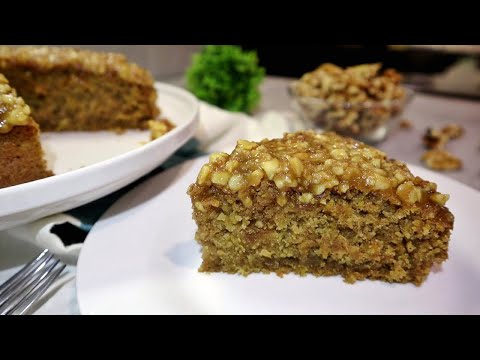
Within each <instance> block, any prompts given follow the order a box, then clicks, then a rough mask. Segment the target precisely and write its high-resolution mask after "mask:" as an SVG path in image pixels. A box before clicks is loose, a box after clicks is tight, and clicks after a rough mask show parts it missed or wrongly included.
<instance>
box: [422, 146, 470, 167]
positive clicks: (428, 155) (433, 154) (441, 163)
mask: <svg viewBox="0 0 480 360" xmlns="http://www.w3.org/2000/svg"><path fill="white" fill-rule="evenodd" d="M422 161H423V162H424V163H425V164H426V165H427V166H428V167H429V168H430V169H433V170H458V169H461V168H462V166H463V163H462V160H461V159H459V158H457V157H456V156H455V155H453V154H451V153H449V152H448V151H446V150H443V149H433V150H428V151H426V152H425V153H424V154H423V155H422Z"/></svg>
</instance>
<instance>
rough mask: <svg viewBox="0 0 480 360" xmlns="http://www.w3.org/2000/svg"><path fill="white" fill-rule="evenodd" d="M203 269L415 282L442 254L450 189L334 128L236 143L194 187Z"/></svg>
mask: <svg viewBox="0 0 480 360" xmlns="http://www.w3.org/2000/svg"><path fill="white" fill-rule="evenodd" d="M188 194H189V195H190V197H191V201H192V208H193V219H194V220H195V222H196V224H197V226H198V229H197V232H196V236H195V238H196V240H197V241H198V242H199V244H200V245H201V246H202V258H203V262H202V265H201V267H200V269H199V270H200V271H205V272H226V273H239V274H243V275H248V274H250V273H257V272H263V273H269V272H275V273H277V274H278V275H280V276H281V275H283V274H287V273H296V274H300V275H306V274H313V275H317V276H321V275H326V276H328V275H342V276H343V277H344V279H345V280H346V281H347V282H355V281H356V280H362V279H366V278H368V279H378V280H383V281H387V282H400V283H406V282H413V283H414V284H416V285H420V284H421V283H422V282H423V281H424V280H425V279H426V278H427V276H428V274H429V273H430V271H431V269H432V267H433V266H434V265H436V264H437V265H438V264H441V263H442V262H443V261H445V260H446V259H447V258H448V242H449V238H450V233H451V231H452V229H453V221H454V216H453V215H452V214H451V212H450V211H449V210H448V208H446V207H445V203H446V201H447V200H448V195H445V194H441V193H439V192H438V191H437V186H436V184H434V183H432V182H429V181H425V180H423V179H421V178H419V177H416V176H414V175H413V174H412V173H411V172H410V171H409V169H408V168H407V166H406V165H405V164H403V163H401V162H399V161H396V160H391V159H388V158H387V156H386V154H384V153H383V152H381V151H379V150H377V149H375V148H373V147H370V146H367V145H365V144H363V143H361V142H358V141H355V140H353V139H349V138H344V137H341V136H339V135H336V134H335V133H323V134H318V133H315V132H313V131H302V132H297V133H292V134H285V136H284V137H283V138H281V139H273V140H263V141H261V142H259V143H255V142H250V141H245V140H239V141H238V143H237V146H236V148H235V150H234V151H233V152H232V153H231V154H226V153H216V154H212V155H211V156H210V160H209V162H208V163H207V164H205V165H204V166H203V167H202V169H201V170H200V172H199V174H198V178H197V180H196V182H195V183H194V184H192V185H190V187H189V189H188Z"/></svg>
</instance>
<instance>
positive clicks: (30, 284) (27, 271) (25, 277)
mask: <svg viewBox="0 0 480 360" xmlns="http://www.w3.org/2000/svg"><path fill="white" fill-rule="evenodd" d="M65 266H66V265H65V264H62V263H61V262H60V260H57V259H55V258H54V256H53V254H51V253H50V252H49V251H48V250H44V251H42V253H41V254H40V255H38V256H37V257H36V258H34V259H33V260H32V261H30V262H29V263H28V264H27V265H25V266H24V267H23V268H22V269H21V270H19V271H18V272H17V273H16V274H15V275H13V276H12V277H11V278H10V279H8V280H7V281H6V282H5V283H3V284H2V285H1V286H0V315H22V314H24V313H25V312H26V311H27V310H28V309H29V308H30V307H31V306H32V305H33V304H34V303H35V302H36V301H37V300H38V299H39V298H40V296H42V295H43V293H45V291H47V289H48V288H49V287H50V286H51V285H52V284H53V282H54V281H55V279H57V277H58V276H59V275H60V274H61V273H62V271H63V269H65Z"/></svg>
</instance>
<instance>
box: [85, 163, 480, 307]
mask: <svg viewBox="0 0 480 360" xmlns="http://www.w3.org/2000/svg"><path fill="white" fill-rule="evenodd" d="M205 161H206V159H205V158H201V159H197V160H195V161H192V162H189V163H186V164H184V165H181V166H179V167H176V168H173V169H170V170H169V171H168V172H166V173H163V174H159V175H157V176H155V177H153V178H152V179H149V180H148V181H147V182H146V183H144V184H142V185H141V186H139V187H138V188H136V189H134V190H133V191H132V192H130V193H129V194H127V195H126V196H125V197H123V198H122V199H120V200H119V201H118V202H117V203H116V204H115V205H114V206H113V207H112V208H111V209H109V211H107V213H106V214H105V215H104V216H103V218H102V219H101V220H100V221H99V222H98V223H97V224H96V225H95V226H94V227H93V229H92V231H91V232H90V234H89V235H88V237H87V240H86V242H85V244H84V245H83V249H82V252H81V254H80V259H79V262H78V269H77V296H78V302H79V305H80V310H81V312H82V314H470V313H480V286H479V284H480V241H478V235H477V234H478V228H477V227H478V214H479V213H480V193H479V192H477V191H475V190H473V189H471V188H469V187H467V186H465V185H462V184H461V183H458V182H456V181H454V180H450V179H448V178H446V177H444V176H441V175H438V174H435V173H432V172H430V171H427V170H424V169H421V168H418V167H415V166H410V169H411V170H412V172H413V173H414V174H416V175H418V176H421V177H424V178H425V179H429V180H431V181H434V182H436V183H437V184H438V188H439V190H440V191H441V192H444V193H448V194H450V195H451V198H450V201H449V202H448V205H449V208H450V209H451V211H452V212H453V214H454V215H455V230H454V232H453V235H452V238H451V242H450V251H449V256H450V258H449V260H448V261H446V262H445V263H444V265H443V267H442V270H441V271H440V272H435V273H431V274H430V276H429V277H428V279H427V281H426V282H425V283H424V284H423V285H422V286H421V287H415V286H414V285H411V284H394V285H392V284H387V283H383V282H380V281H360V282H357V283H355V284H354V285H349V284H346V283H344V282H343V280H342V278H341V277H339V276H336V277H323V278H316V277H313V276H307V277H299V276H296V275H288V276H285V277H284V278H279V277H277V276H276V275H261V274H255V275H251V276H249V277H247V278H245V277H242V276H238V275H227V274H210V275H208V274H204V273H198V272H197V268H198V266H199V265H200V263H201V256H200V248H199V246H198V245H197V244H196V242H195V241H194V233H195V225H194V222H193V220H192V219H191V206H190V200H189V198H188V196H187V195H186V191H187V187H188V185H189V184H190V183H192V182H193V181H194V180H195V178H196V175H197V173H198V170H199V169H200V167H201V165H202V163H204V162H205Z"/></svg>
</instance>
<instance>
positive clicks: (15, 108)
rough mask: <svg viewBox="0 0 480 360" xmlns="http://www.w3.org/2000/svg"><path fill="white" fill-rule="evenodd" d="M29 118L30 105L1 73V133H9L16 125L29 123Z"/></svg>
mask: <svg viewBox="0 0 480 360" xmlns="http://www.w3.org/2000/svg"><path fill="white" fill-rule="evenodd" d="M29 118H30V107H29V106H28V105H26V104H25V101H23V99H22V98H21V97H19V96H17V93H16V92H15V89H12V88H11V87H10V85H9V84H8V81H7V79H6V78H5V76H3V75H2V74H0V133H7V132H9V131H10V130H11V129H12V128H13V127H14V126H22V125H27V124H28V122H29Z"/></svg>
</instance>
